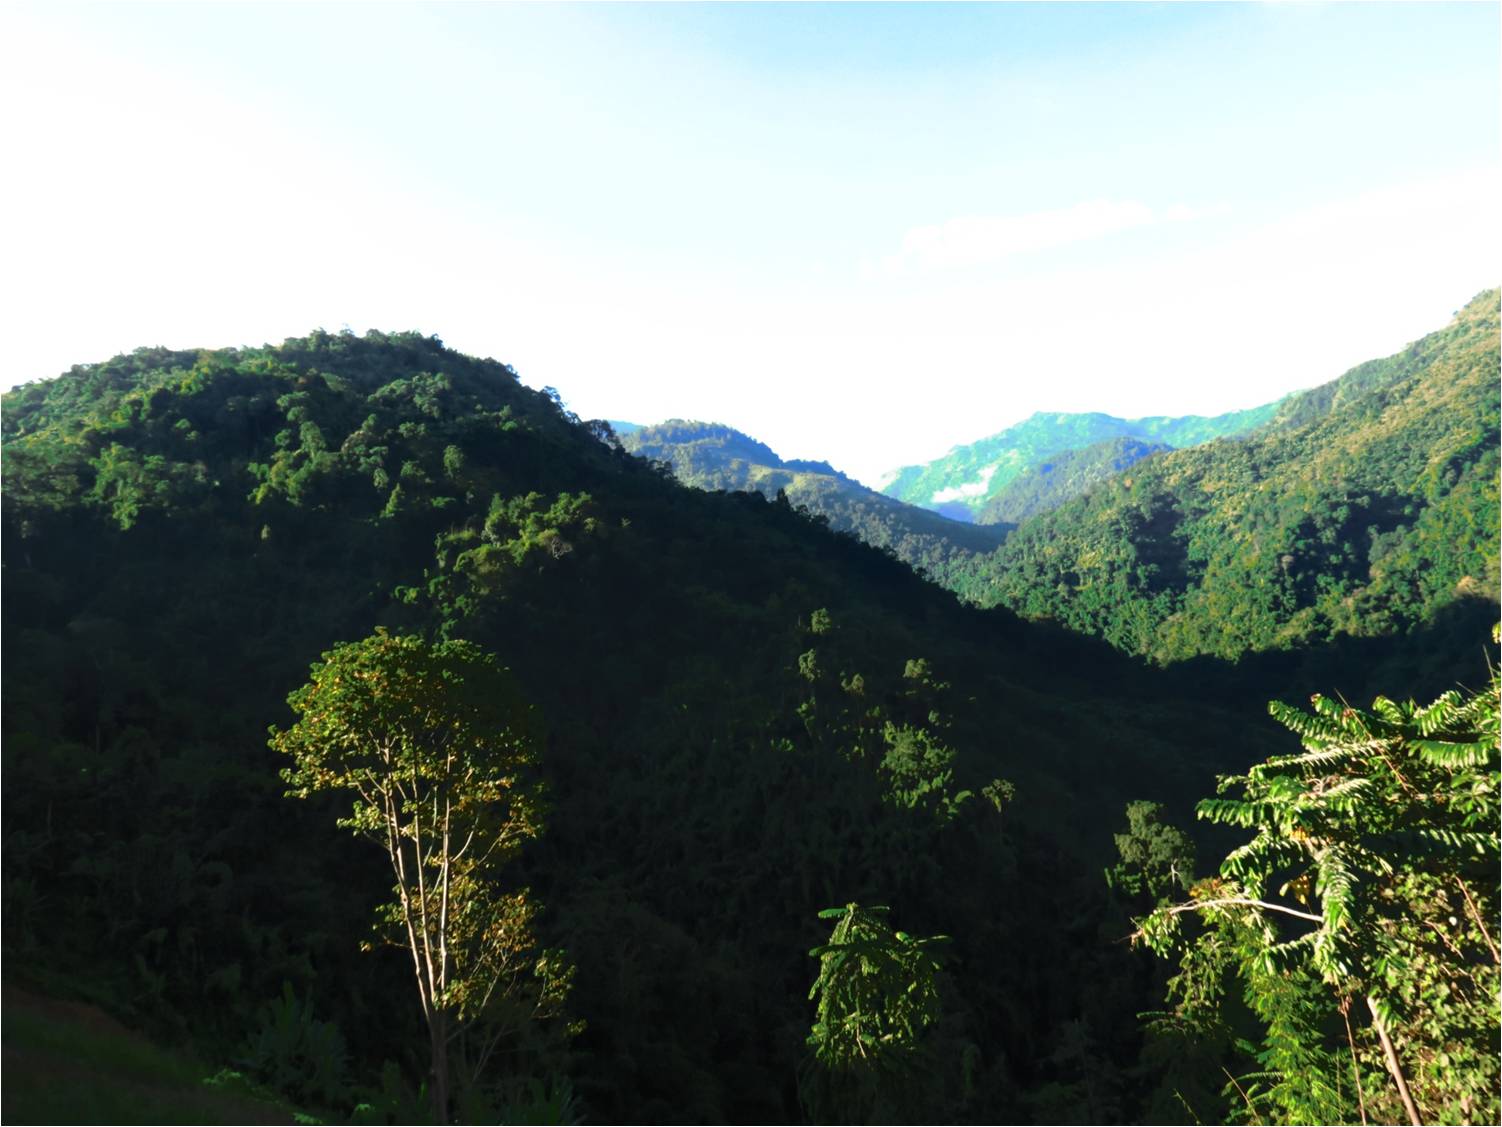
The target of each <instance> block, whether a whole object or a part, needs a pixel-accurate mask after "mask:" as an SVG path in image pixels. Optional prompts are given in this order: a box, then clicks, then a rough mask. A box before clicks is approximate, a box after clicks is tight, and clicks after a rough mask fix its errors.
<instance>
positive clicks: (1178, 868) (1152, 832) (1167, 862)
mask: <svg viewBox="0 0 1502 1127" xmlns="http://www.w3.org/2000/svg"><path fill="white" fill-rule="evenodd" d="M1162 813H1163V807H1162V806H1161V805H1160V804H1158V803H1156V802H1129V803H1127V808H1126V816H1127V832H1126V833H1124V834H1116V835H1115V837H1116V851H1117V852H1118V853H1119V854H1120V855H1121V862H1120V863H1119V864H1117V865H1114V866H1112V867H1111V868H1109V869H1107V870H1106V883H1107V884H1108V885H1109V886H1110V887H1111V888H1114V889H1117V890H1119V891H1120V892H1121V893H1122V894H1123V895H1125V896H1128V897H1132V898H1135V899H1139V900H1145V901H1146V902H1147V903H1149V904H1157V903H1159V902H1160V901H1161V900H1162V899H1163V898H1164V897H1166V896H1170V895H1177V894H1179V893H1182V892H1187V891H1188V890H1189V885H1190V884H1191V883H1192V882H1193V880H1194V842H1192V841H1190V840H1189V835H1188V834H1186V833H1184V831H1183V830H1181V829H1179V828H1178V827H1176V826H1171V825H1169V824H1167V823H1166V822H1163V821H1161V820H1160V817H1161V815H1162Z"/></svg>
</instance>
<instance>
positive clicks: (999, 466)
mask: <svg viewBox="0 0 1502 1127" xmlns="http://www.w3.org/2000/svg"><path fill="white" fill-rule="evenodd" d="M1277 410H1278V404H1276V403H1269V404H1266V405H1265V406H1262V407H1254V408H1251V409H1249V410H1245V411H1232V412H1230V413H1229V414H1225V415H1215V416H1212V417H1204V416H1200V415H1185V416H1181V417H1172V416H1153V417H1149V418H1142V419H1119V418H1117V417H1115V416H1114V415H1105V414H1100V413H1098V412H1092V413H1088V414H1069V413H1061V412H1045V411H1040V412H1038V413H1037V414H1035V415H1033V416H1031V417H1030V418H1027V419H1024V420H1023V421H1022V422H1020V423H1018V424H1017V425H1016V426H1011V427H1008V428H1007V429H1006V430H1004V431H1001V432H1000V433H998V434H993V435H991V436H989V437H987V438H982V439H980V440H978V441H976V442H972V443H968V444H966V445H964V446H956V447H955V448H954V449H952V450H951V451H949V453H948V454H946V455H944V456H943V457H942V458H937V459H935V460H934V461H932V462H926V463H924V464H923V465H919V466H904V467H902V468H901V469H900V470H895V471H893V473H892V474H891V475H890V478H889V479H887V480H885V481H884V482H883V484H882V492H883V493H885V494H886V495H887V496H889V497H895V498H897V499H898V500H900V501H906V502H908V503H909V504H911V505H922V506H924V507H925V508H930V509H934V510H936V511H938V512H942V513H946V514H947V515H949V516H952V517H955V518H957V519H960V520H975V519H982V518H981V514H983V513H984V514H986V515H988V516H989V515H993V514H992V513H991V512H990V511H988V510H987V508H986V506H987V503H988V502H989V501H990V500H991V499H992V498H994V497H997V496H998V495H999V494H1001V492H1002V491H1003V489H1004V488H1005V487H1006V486H1007V485H1008V484H1009V483H1010V482H1012V481H1013V480H1015V479H1016V478H1018V477H1020V476H1021V475H1023V474H1025V473H1027V472H1028V471H1029V470H1033V469H1036V468H1038V467H1040V466H1041V465H1042V464H1043V463H1045V462H1047V461H1049V460H1051V459H1054V458H1056V457H1057V456H1059V455H1061V454H1065V453H1067V452H1069V451H1082V450H1084V449H1085V448H1087V447H1091V446H1095V445H1096V444H1097V443H1101V442H1106V441H1108V440H1112V439H1124V438H1126V439H1137V440H1139V441H1140V442H1142V443H1153V444H1161V445H1163V446H1172V447H1176V448H1177V447H1185V446H1195V445H1198V444H1199V443H1202V442H1210V441H1212V440H1214V439H1217V438H1228V437H1232V436H1234V435H1239V434H1245V433H1247V432H1248V431H1251V430H1254V429H1256V428H1257V427H1260V426H1264V425H1266V424H1267V423H1268V422H1270V421H1271V420H1272V419H1273V418H1274V417H1275V415H1276V412H1277ZM1140 452H1142V453H1147V452H1150V448H1148V447H1143V448H1141V449H1140ZM1084 484H1085V482H1084V481H1083V479H1081V482H1080V487H1081V488H1083V485H1084ZM1053 492H1054V493H1055V495H1057V496H1059V499H1060V500H1067V499H1068V497H1067V496H1064V495H1063V493H1064V492H1065V491H1063V490H1061V489H1059V488H1058V487H1055V489H1054V491H1053ZM1073 495H1074V494H1072V493H1071V494H1070V496H1073ZM1002 519H1005V518H1002Z"/></svg>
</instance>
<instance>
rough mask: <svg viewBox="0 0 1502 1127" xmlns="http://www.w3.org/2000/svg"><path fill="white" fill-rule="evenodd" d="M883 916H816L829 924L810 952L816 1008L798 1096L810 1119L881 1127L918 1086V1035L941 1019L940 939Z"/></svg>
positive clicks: (832, 912)
mask: <svg viewBox="0 0 1502 1127" xmlns="http://www.w3.org/2000/svg"><path fill="white" fill-rule="evenodd" d="M886 913H887V909H886V908H882V907H872V908H862V907H861V906H860V905H858V904H847V905H845V907H843V908H829V909H826V910H825V911H822V912H820V913H819V918H820V919H824V920H834V921H836V922H835V925H834V930H833V931H832V932H831V933H830V936H829V941H828V942H827V943H824V944H821V945H820V946H818V947H815V948H814V949H813V950H811V951H810V952H809V954H810V955H811V956H812V957H813V958H816V959H818V960H819V976H818V978H817V979H815V981H814V985H813V987H812V989H810V990H809V994H808V996H809V999H810V1000H816V1001H817V1005H816V1007H815V1016H814V1025H813V1029H812V1030H811V1031H810V1032H809V1035H808V1048H809V1051H810V1053H811V1055H812V1058H813V1067H812V1069H811V1070H810V1071H809V1072H808V1073H805V1077H804V1081H803V1084H802V1091H803V1094H804V1099H805V1102H806V1103H807V1105H808V1107H809V1111H810V1113H811V1115H812V1116H813V1118H814V1119H815V1120H816V1121H820V1122H831V1121H838V1122H853V1123H865V1122H885V1121H886V1119H887V1117H888V1116H890V1115H892V1114H893V1113H894V1112H895V1113H899V1114H900V1112H901V1110H902V1109H903V1108H904V1107H905V1106H910V1105H911V1103H912V1096H913V1094H914V1089H915V1088H916V1087H921V1076H922V1070H923V1067H924V1064H925V1058H924V1053H923V1036H924V1033H925V1032H926V1031H927V1030H928V1029H929V1027H930V1026H932V1025H933V1024H934V1023H935V1022H937V1021H938V1020H939V1017H940V1013H941V999H940V993H939V987H938V974H939V971H940V968H941V965H942V964H941V962H940V958H939V955H938V953H937V952H936V951H935V950H933V948H935V947H936V946H937V945H939V944H942V943H945V942H947V941H948V938H947V937H946V936H942V935H937V936H931V937H929V938H927V939H916V938H914V937H913V936H910V935H908V934H907V933H906V932H902V931H894V930H893V929H892V928H891V926H890V925H889V924H888V923H887V922H886V920H885V918H884V917H885V916H886Z"/></svg>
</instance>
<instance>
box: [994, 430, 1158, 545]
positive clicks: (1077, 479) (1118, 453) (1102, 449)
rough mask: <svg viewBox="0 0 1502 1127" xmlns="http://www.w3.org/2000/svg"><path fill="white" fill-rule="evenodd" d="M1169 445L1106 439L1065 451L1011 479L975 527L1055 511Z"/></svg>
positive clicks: (1018, 522)
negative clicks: (1092, 487) (1078, 448)
mask: <svg viewBox="0 0 1502 1127" xmlns="http://www.w3.org/2000/svg"><path fill="white" fill-rule="evenodd" d="M1172 449H1173V447H1172V446H1169V445H1168V444H1167V443H1164V442H1144V441H1142V440H1141V439H1140V438H1108V439H1106V440H1105V441H1104V442H1097V443H1095V444H1094V445H1093V446H1086V447H1084V448H1083V449H1080V450H1065V451H1064V452H1063V453H1061V454H1055V455H1054V456H1053V457H1051V458H1048V459H1047V460H1046V461H1043V462H1039V463H1038V464H1037V465H1033V466H1029V467H1028V468H1027V469H1025V470H1023V471H1022V473H1020V474H1019V475H1017V476H1016V477H1014V478H1012V480H1011V481H1009V482H1007V483H1006V484H1005V485H1003V486H1002V487H1001V489H999V490H998V491H997V492H995V493H993V494H992V495H991V497H990V499H989V500H987V501H986V503H985V504H984V505H982V506H981V507H980V509H979V511H978V512H977V513H976V514H975V520H976V523H977V524H983V525H985V524H999V523H1007V524H1013V525H1015V524H1020V523H1021V522H1022V521H1025V520H1026V519H1027V518H1028V517H1033V516H1037V515H1038V514H1039V513H1046V512H1048V510H1050V509H1057V508H1058V507H1059V506H1060V505H1062V504H1064V502H1066V501H1072V500H1073V499H1074V498H1076V497H1078V496H1079V495H1080V494H1082V493H1084V492H1085V490H1087V489H1089V488H1090V487H1091V486H1092V485H1095V484H1097V483H1099V482H1102V481H1104V480H1105V479H1106V478H1108V477H1114V476H1115V475H1116V474H1119V473H1120V472H1121V471H1122V470H1124V469H1126V468H1127V467H1128V466H1132V465H1135V464H1136V463H1138V462H1140V461H1141V460H1142V459H1143V458H1147V457H1150V456H1151V455H1153V454H1161V453H1162V452H1163V451H1165V450H1172Z"/></svg>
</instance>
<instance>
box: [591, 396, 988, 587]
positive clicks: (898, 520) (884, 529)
mask: <svg viewBox="0 0 1502 1127" xmlns="http://www.w3.org/2000/svg"><path fill="white" fill-rule="evenodd" d="M621 444H622V445H623V446H624V447H625V448H626V449H627V450H629V451H630V452H631V453H633V454H637V455H639V456H641V457H644V458H651V459H654V460H656V461H662V462H667V463H669V464H671V465H672V467H673V473H674V475H675V476H676V477H677V478H678V480H679V481H681V482H683V483H684V484H685V485H692V486H694V487H695V488H698V489H711V490H715V489H723V490H727V491H745V490H754V491H755V492H758V493H760V494H761V495H762V496H764V497H766V498H767V499H768V500H773V499H775V498H776V497H777V494H778V493H779V492H781V493H783V494H785V495H786V497H787V500H788V501H789V502H790V503H791V504H793V505H795V506H801V507H805V508H807V509H808V510H809V512H811V513H814V514H816V515H818V516H821V517H824V518H826V519H827V520H828V521H829V527H830V528H832V529H834V530H835V531H837V532H849V533H851V534H853V535H855V536H857V537H859V538H860V539H861V540H863V541H865V542H866V543H867V544H870V545H871V546H872V547H875V548H885V549H888V550H890V551H891V552H892V553H893V554H894V555H896V556H897V557H898V558H899V559H901V560H903V561H904V562H905V563H907V564H908V565H910V566H912V567H914V568H920V569H924V570H929V569H936V568H944V567H946V566H950V565H952V564H954V563H955V562H957V560H958V559H961V558H964V557H966V556H968V555H970V554H972V553H976V552H989V551H993V550H994V549H996V548H997V547H999V546H1000V544H1001V542H1002V540H1004V539H1005V537H1006V532H1007V527H997V528H979V527H976V526H974V525H970V524H966V523H962V522H959V521H953V520H949V519H948V518H946V517H943V516H939V515H937V514H935V513H932V512H929V511H928V510H927V509H921V508H918V507H917V506H914V505H906V504H903V503H902V502H901V501H894V500H893V499H892V498H890V497H885V496H883V495H882V494H880V493H877V492H876V491H875V490H874V489H867V488H866V487H865V486H864V485H862V484H860V482H858V481H854V480H852V479H851V478H849V477H846V476H845V475H844V474H842V473H840V472H839V471H838V470H836V469H835V468H834V467H833V466H831V465H829V463H828V462H811V461H800V460H792V461H785V460H783V459H782V458H779V457H778V456H777V455H776V454H775V453H774V452H773V451H772V449H771V448H770V447H768V446H766V445H765V444H764V443H761V442H758V441H756V440H755V439H754V438H751V437H750V436H749V435H746V434H743V433H741V432H740V431H738V430H735V429H734V428H732V427H727V426H724V425H722V424H719V423H700V422H690V421H686V420H683V419H672V420H669V421H668V422H665V423H659V424H657V425H656V426H649V427H641V428H639V429H637V430H635V431H633V432H631V433H629V434H626V435H622V436H621Z"/></svg>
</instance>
